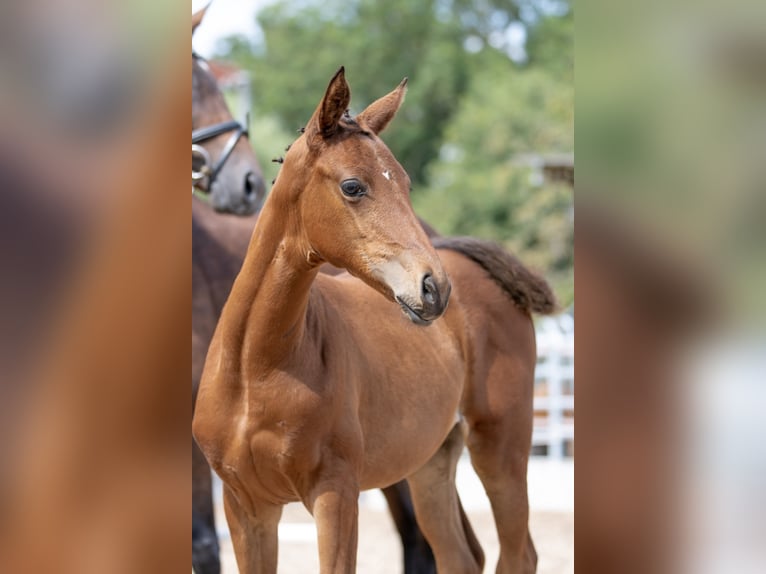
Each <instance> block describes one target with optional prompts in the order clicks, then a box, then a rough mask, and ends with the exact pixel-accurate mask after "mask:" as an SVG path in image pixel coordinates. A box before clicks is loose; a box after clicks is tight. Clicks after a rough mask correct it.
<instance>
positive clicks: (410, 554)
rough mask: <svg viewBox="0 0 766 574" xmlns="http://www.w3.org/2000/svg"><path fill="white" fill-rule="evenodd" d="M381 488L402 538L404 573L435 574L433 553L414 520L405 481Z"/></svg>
mask: <svg viewBox="0 0 766 574" xmlns="http://www.w3.org/2000/svg"><path fill="white" fill-rule="evenodd" d="M382 490H383V495H384V496H385V497H386V502H388V509H389V511H390V512H391V517H392V518H393V519H394V524H395V525H396V529H397V531H398V532H399V538H401V540H402V548H403V550H404V574H436V562H435V561H434V554H433V552H432V551H431V547H430V546H429V545H428V541H427V540H426V539H425V537H424V536H423V533H422V532H421V531H420V527H419V526H418V523H417V521H416V520H415V509H414V508H413V506H412V496H411V495H410V489H409V486H407V481H405V480H402V481H400V482H397V483H396V484H392V485H391V486H389V487H386V488H384V489H382Z"/></svg>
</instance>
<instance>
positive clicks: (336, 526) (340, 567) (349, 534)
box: [306, 465, 359, 574]
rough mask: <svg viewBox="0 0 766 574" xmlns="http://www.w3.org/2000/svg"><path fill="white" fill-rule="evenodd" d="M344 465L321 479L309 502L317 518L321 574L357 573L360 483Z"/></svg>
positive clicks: (309, 506)
mask: <svg viewBox="0 0 766 574" xmlns="http://www.w3.org/2000/svg"><path fill="white" fill-rule="evenodd" d="M344 466H345V465H342V466H341V467H335V468H333V474H332V476H331V477H324V478H321V479H320V480H319V481H318V482H317V483H316V485H315V486H314V488H313V489H312V495H311V496H310V498H309V500H308V501H307V504H306V506H307V507H308V508H309V510H310V511H311V513H312V514H313V515H314V520H315V521H316V526H317V539H318V546H319V572H320V574H353V573H355V572H356V549H357V533H358V518H359V486H358V483H357V482H356V481H355V479H354V473H353V471H352V470H351V469H350V468H343V467H344Z"/></svg>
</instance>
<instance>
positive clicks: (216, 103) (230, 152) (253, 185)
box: [192, 5, 266, 215]
mask: <svg viewBox="0 0 766 574" xmlns="http://www.w3.org/2000/svg"><path fill="white" fill-rule="evenodd" d="M208 6H209V5H208ZM206 11H207V6H206V7H205V8H203V9H202V10H199V11H198V12H195V13H194V14H193V15H192V35H194V31H195V30H196V29H197V27H198V26H199V24H200V23H201V22H202V18H203V17H204V15H205V12H206ZM224 136H227V137H224ZM247 136H248V126H247V125H246V124H245V125H243V124H242V123H240V122H238V121H237V120H235V119H234V118H233V117H232V115H231V111H230V110H229V106H228V105H227V104H226V100H225V99H224V96H223V93H222V92H221V90H220V88H219V87H218V82H217V81H216V79H215V77H214V76H213V73H212V72H211V70H210V66H209V65H208V63H207V62H206V61H205V59H204V58H202V57H201V56H199V55H198V54H197V53H196V52H194V51H192V188H193V189H194V188H197V189H199V190H201V191H203V192H205V193H207V194H209V195H210V203H211V204H212V205H213V207H215V209H216V210H217V211H225V212H228V213H237V214H241V215H247V214H250V213H254V212H255V211H257V209H258V208H259V207H260V205H261V202H262V201H263V198H264V196H265V194H266V185H265V183H264V181H263V173H262V172H261V168H260V166H259V165H258V160H257V159H256V157H255V154H254V153H253V150H252V148H251V147H250V145H249V143H248V141H247ZM224 165H225V166H226V169H225V170H224V169H223V168H224Z"/></svg>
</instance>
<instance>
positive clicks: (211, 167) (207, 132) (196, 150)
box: [192, 52, 250, 190]
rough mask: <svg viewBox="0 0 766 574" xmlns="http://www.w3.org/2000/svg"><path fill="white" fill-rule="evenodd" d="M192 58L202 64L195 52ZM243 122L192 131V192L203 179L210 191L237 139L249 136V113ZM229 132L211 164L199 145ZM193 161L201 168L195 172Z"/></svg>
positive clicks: (208, 154) (233, 121)
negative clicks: (215, 159) (220, 151)
mask: <svg viewBox="0 0 766 574" xmlns="http://www.w3.org/2000/svg"><path fill="white" fill-rule="evenodd" d="M192 57H193V58H195V59H196V60H201V61H203V62H204V60H203V58H202V57H201V56H199V55H197V54H196V53H195V52H192ZM245 122H246V123H245V125H242V124H241V123H240V122H238V121H237V120H229V121H227V122H221V123H218V124H213V125H212V126H206V127H204V128H199V129H196V130H193V131H192V190H193V189H194V187H195V186H197V187H202V186H201V185H200V184H201V183H202V182H203V181H204V180H205V179H207V185H206V186H205V187H206V188H207V189H210V187H211V186H212V185H213V182H214V181H215V178H216V177H217V176H218V174H219V173H220V172H221V169H222V168H223V166H224V164H225V163H226V160H228V159H229V156H230V155H231V153H232V152H233V151H234V147H235V146H236V145H237V142H238V141H239V139H240V138H241V137H242V136H245V137H247V136H248V135H249V131H248V129H247V126H248V125H250V113H249V112H248V114H247V117H246V120H245ZM229 132H234V133H232V134H231V136H230V137H229V141H227V142H226V146H224V148H223V152H222V153H221V157H219V158H218V161H217V162H215V163H213V160H212V158H211V157H210V153H208V151H207V150H206V149H205V148H204V147H202V146H201V145H200V144H201V143H202V142H205V141H207V140H211V139H213V138H215V137H218V136H220V135H223V134H226V133H229ZM195 159H199V160H201V162H202V166H201V167H200V168H199V169H198V170H196V171H195V169H194V160H195Z"/></svg>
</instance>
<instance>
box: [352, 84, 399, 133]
mask: <svg viewBox="0 0 766 574" xmlns="http://www.w3.org/2000/svg"><path fill="white" fill-rule="evenodd" d="M406 93H407V78H404V79H403V80H402V81H401V83H400V84H399V85H398V86H396V88H395V89H394V91H393V92H391V93H389V94H386V95H385V96H383V97H382V98H380V99H378V100H375V101H374V102H372V103H371V104H370V105H369V106H367V108H366V109H365V110H364V111H363V112H362V113H361V114H359V115H358V116H357V117H356V121H357V122H359V124H360V125H362V126H365V127H367V128H368V129H369V130H370V131H372V132H374V133H376V134H379V133H380V132H382V131H383V130H384V129H386V126H388V124H389V123H390V122H391V120H392V119H394V116H395V115H396V112H397V111H398V110H399V106H401V105H402V102H403V101H404V95H405V94H406Z"/></svg>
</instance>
